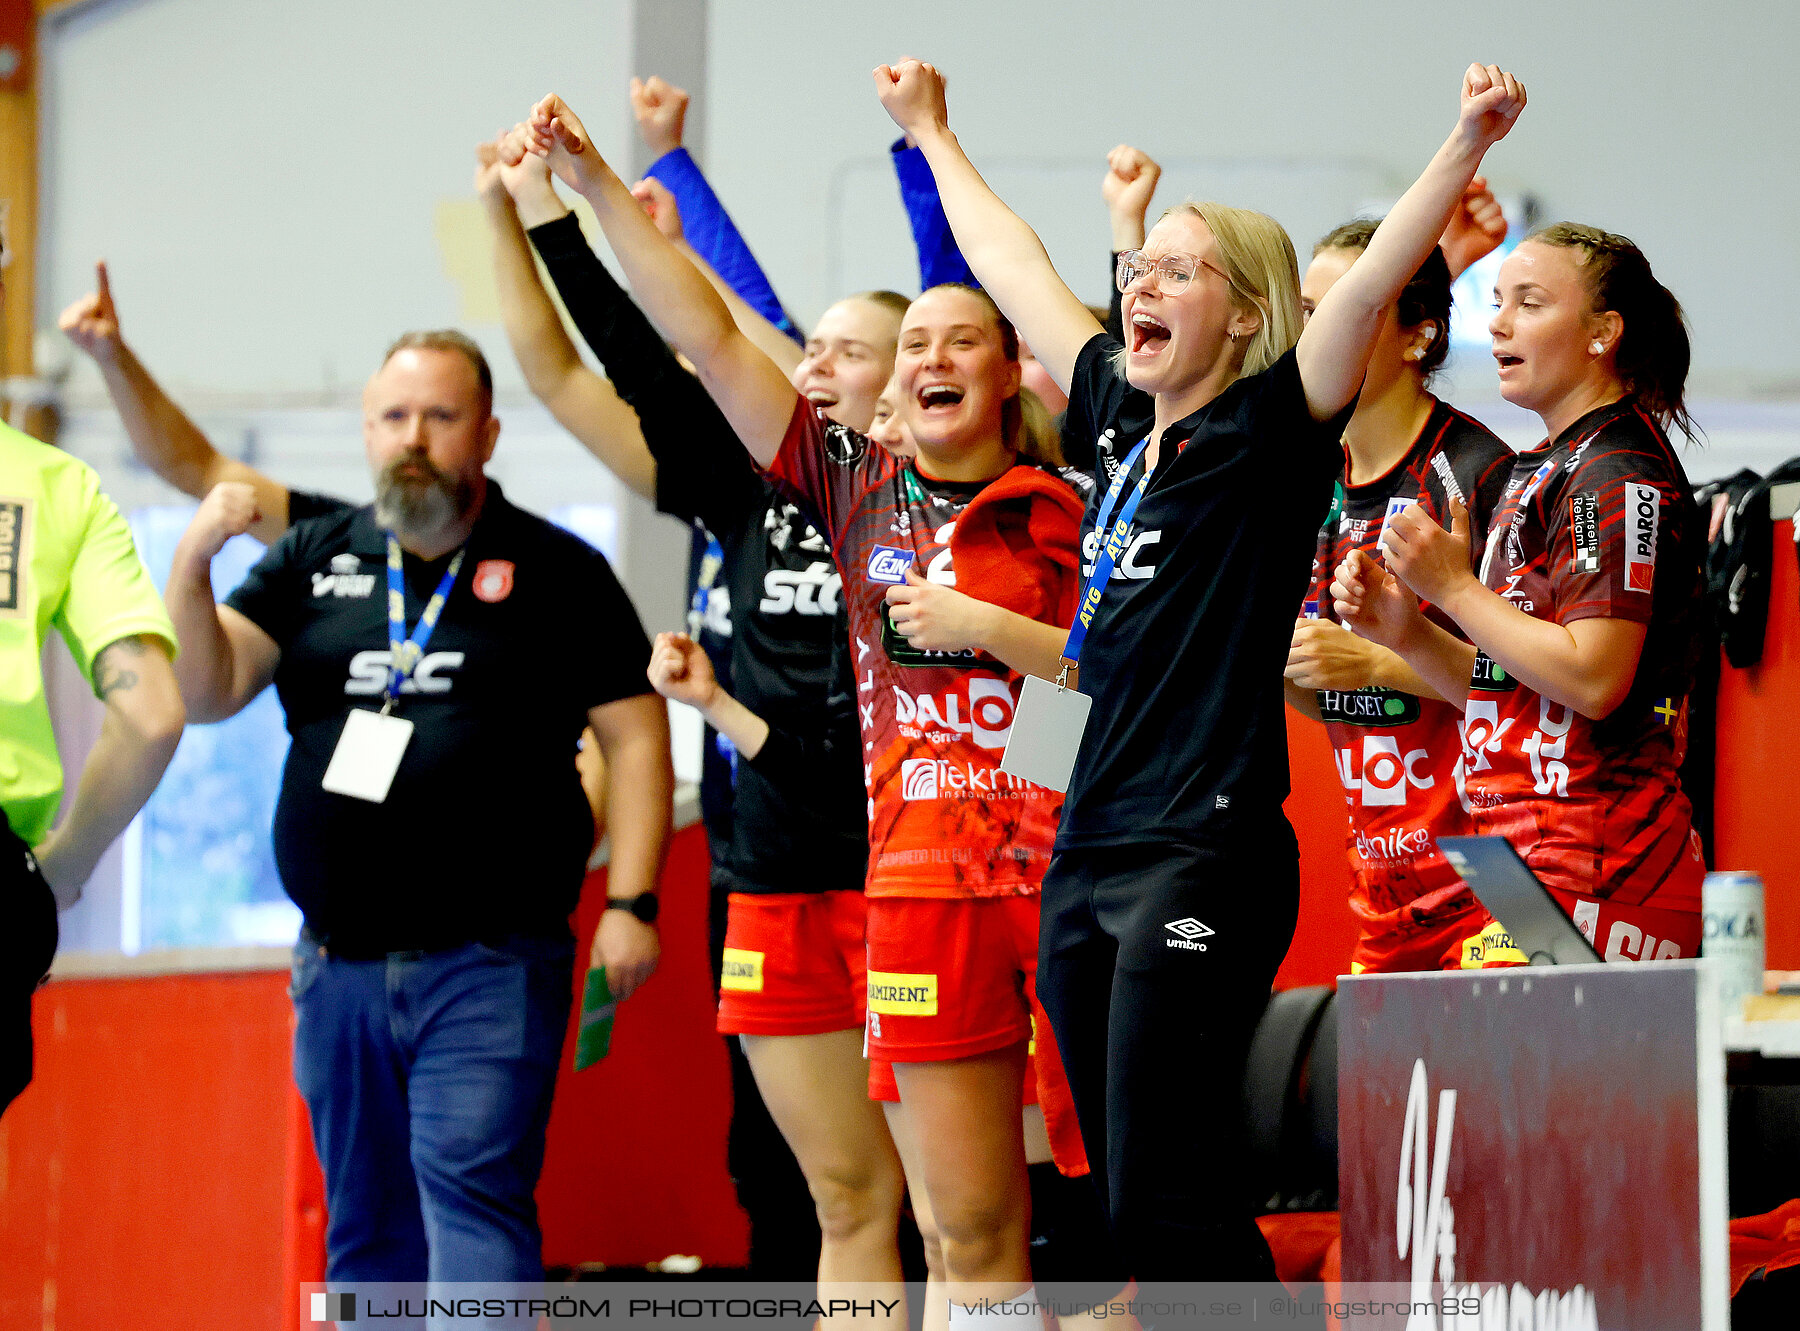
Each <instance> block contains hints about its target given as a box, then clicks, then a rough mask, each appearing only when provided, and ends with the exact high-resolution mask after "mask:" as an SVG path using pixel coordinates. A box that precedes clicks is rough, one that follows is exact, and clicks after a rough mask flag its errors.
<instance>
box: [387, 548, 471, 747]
mask: <svg viewBox="0 0 1800 1331" xmlns="http://www.w3.org/2000/svg"><path fill="white" fill-rule="evenodd" d="M387 555H388V558H387V583H388V660H389V665H388V681H387V701H386V702H384V703H383V704H382V705H381V712H382V715H383V716H385V715H387V714H388V713H389V712H391V711H393V710H394V704H395V703H396V702H398V701H399V700H400V690H401V688H402V687H404V685H405V684H406V681H407V680H409V679H411V678H412V672H413V671H415V670H417V669H418V668H419V662H420V661H421V660H423V659H424V656H425V644H426V643H428V642H430V641H431V631H432V630H433V629H435V628H436V627H437V622H438V616H439V615H441V614H443V613H444V602H445V601H447V600H449V599H450V589H451V588H452V587H454V586H455V585H456V575H457V574H458V573H460V572H462V562H463V551H462V550H458V551H457V552H456V558H454V559H452V560H451V561H450V567H449V568H447V569H445V570H444V576H443V577H442V578H440V579H439V580H438V585H437V590H436V591H435V592H433V593H432V594H431V599H430V600H429V601H427V602H426V603H425V611H424V613H423V614H421V615H420V616H419V622H418V625H417V626H416V627H415V628H414V629H413V631H412V634H411V635H410V636H408V634H407V632H406V570H405V565H404V564H402V563H401V556H400V541H399V539H398V538H397V537H395V535H394V533H393V532H388V533H387Z"/></svg>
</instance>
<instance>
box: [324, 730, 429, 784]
mask: <svg viewBox="0 0 1800 1331" xmlns="http://www.w3.org/2000/svg"><path fill="white" fill-rule="evenodd" d="M412 733H413V723H412V722H411V721H407V720H404V719H403V718H401V717H398V716H383V715H382V714H381V713H380V712H366V711H363V710H362V709H361V708H358V709H356V710H354V711H352V712H351V713H350V715H349V716H347V717H345V718H344V733H343V734H342V735H340V736H339V737H338V742H337V748H335V749H333V750H332V753H331V762H330V763H329V764H328V765H327V766H326V768H325V780H324V782H323V785H324V787H325V789H327V790H329V791H330V792H331V793H332V794H334V795H349V796H351V797H352V798H353V799H359V800H368V801H369V803H371V804H381V803H383V802H384V801H385V800H386V799H387V797H388V790H389V788H390V787H392V786H393V784H394V773H396V772H398V771H399V770H400V759H401V757H402V756H404V755H405V753H406V746H407V744H408V743H409V742H410V741H411V739H412Z"/></svg>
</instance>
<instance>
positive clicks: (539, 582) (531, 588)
mask: <svg viewBox="0 0 1800 1331" xmlns="http://www.w3.org/2000/svg"><path fill="white" fill-rule="evenodd" d="M492 401H493V393H492V380H491V377H490V376H489V374H488V370H487V364H486V362H485V360H483V359H482V356H481V353H480V351H479V349H478V348H477V347H476V346H475V344H474V343H473V342H471V341H469V340H468V339H467V338H466V337H463V336H462V335H460V334H455V333H429V334H411V335H408V336H407V337H404V338H402V339H401V340H400V341H399V342H398V343H396V344H395V346H394V347H393V349H392V350H390V352H389V354H388V356H387V358H386V359H385V360H384V361H383V363H382V366H381V368H380V369H379V370H378V371H377V372H376V374H375V376H374V377H373V378H372V379H371V380H370V381H369V386H368V389H367V390H366V392H365V394H364V402H363V405H364V424H363V432H364V441H365V444H366V447H367V450H368V455H369V463H370V469H371V471H372V472H373V473H374V476H375V482H376V495H377V500H376V503H375V504H374V505H373V506H372V507H369V508H362V509H346V510H342V511H337V512H328V513H326V514H324V515H322V516H319V517H314V518H310V519H308V520H306V521H302V522H298V523H296V524H295V525H293V526H292V527H290V528H288V530H287V531H286V533H285V534H284V535H283V536H282V537H281V539H280V540H278V541H277V542H276V543H275V544H274V545H273V546H272V547H270V549H269V552H268V554H267V555H265V556H264V558H263V559H262V560H261V562H259V563H258V564H257V565H256V567H255V568H254V569H252V570H251V572H250V574H249V575H248V576H247V577H246V578H245V580H244V582H243V584H242V585H240V586H239V587H238V588H237V590H236V591H234V592H233V593H232V594H231V596H230V597H229V598H228V599H227V602H226V604H224V605H215V604H214V601H213V594H212V585H211V580H210V572H209V569H210V563H211V560H212V556H213V555H214V554H216V553H217V552H218V550H219V548H220V547H221V546H222V545H223V544H224V543H225V541H226V540H228V539H230V537H231V536H233V535H236V534H238V533H240V532H243V531H246V530H248V529H250V528H251V526H252V525H253V524H254V523H256V522H257V521H258V518H259V514H258V494H257V491H256V490H255V489H254V488H253V487H252V486H251V485H249V484H246V483H243V482H238V481H231V482H226V483H223V484H220V485H218V486H216V487H215V488H214V489H213V490H212V491H211V493H209V494H208V496H207V498H206V500H205V501H204V502H203V503H202V504H201V507H200V511H199V513H198V514H196V516H195V518H194V521H193V524H192V525H191V526H190V527H189V529H188V531H187V533H186V535H184V536H183V538H182V541H181V544H180V546H179V547H178V548H177V551H176V555H175V561H174V568H173V571H172V572H171V575H170V579H169V592H168V599H169V602H170V610H171V614H172V616H173V618H174V620H175V624H176V629H177V632H178V634H179V636H180V640H181V647H182V654H181V659H180V663H179V665H178V667H177V674H178V678H179V679H180V682H181V686H182V693H183V695H184V697H185V698H186V699H187V700H188V703H189V707H190V710H191V714H192V716H193V718H194V719H195V720H197V721H202V722H204V721H216V720H221V719H223V718H225V717H227V716H230V715H233V714H234V713H235V712H237V711H238V710H239V709H241V708H242V707H243V706H244V705H245V704H246V703H248V702H249V701H250V700H251V699H252V698H254V697H255V696H256V695H257V694H258V693H259V692H261V691H262V689H263V688H264V687H265V686H266V685H268V684H270V683H273V684H274V685H275V687H276V691H277V693H278V695H279V696H280V699H281V703H282V707H283V710H284V711H285V713H286V716H287V725H288V731H289V733H290V734H291V735H292V737H293V743H292V746H291V748H290V750H289V753H288V758H287V762H286V765H285V767H284V770H283V775H282V788H281V796H280V800H279V802H278V803H277V805H276V811H275V827H274V837H275V857H276V863H277V866H278V867H279V869H280V871H281V876H282V883H283V886H284V887H285V888H286V890H287V892H288V894H289V895H290V896H291V897H293V899H294V901H295V903H296V904H297V905H298V906H299V907H300V909H301V911H302V913H303V914H304V916H305V919H306V927H305V930H304V931H303V933H302V935H301V939H300V943H299V945H298V946H297V948H296V950H295V960H294V975H293V985H292V991H291V992H292V994H293V998H294V1006H295V1012H296V1017H297V1023H296V1030H295V1041H294V1073H295V1080H296V1082H297V1083H298V1085H299V1088H300V1091H301V1094H302V1096H303V1097H304V1098H305V1099H306V1102H307V1107H308V1109H309V1110H310V1112H311V1116H312V1124H313V1136H314V1140H315V1142H316V1144H317V1146H318V1151H319V1158H320V1161H321V1163H322V1164H323V1165H324V1170H325V1180H326V1191H327V1202H328V1208H329V1215H330V1222H329V1228H328V1230H327V1234H326V1248H327V1271H326V1274H327V1277H328V1279H330V1280H332V1281H334V1282H344V1281H361V1280H383V1281H418V1280H426V1279H430V1280H432V1281H441V1280H487V1281H537V1280H539V1279H541V1278H542V1266H541V1251H540V1250H541V1235H540V1233H539V1230H538V1224H537V1212H536V1207H535V1204H534V1202H533V1192H534V1190H535V1188H536V1185H537V1180H538V1174H539V1172H540V1170H541V1169H542V1165H543V1154H544V1130H545V1125H546V1123H547V1121H548V1118H549V1109H550V1097H551V1091H552V1088H553V1086H554V1084H555V1079H556V1071H557V1066H558V1063H559V1061H560V1054H561V1048H562V1039H563V1033H564V1030H565V1028H566V1026H567V1024H568V1018H569V1008H570V1000H571V979H572V975H571V971H572V964H573V953H574V941H573V939H572V938H571V936H570V932H569V925H568V917H569V914H570V912H571V911H572V910H573V909H574V906H575V902H576V898H577V896H578V894H579V892H580V887H581V881H582V876H583V872H584V869H585V866H586V860H587V855H588V850H589V848H590V846H591V844H592V837H593V831H594V828H593V820H592V814H591V812H590V810H589V807H588V804H587V800H586V798H585V797H584V795H583V794H582V790H581V785H580V782H579V779H578V777H577V775H576V771H575V765H574V761H573V758H574V752H575V745H576V742H577V739H578V738H579V736H580V735H581V732H582V729H583V727H584V726H591V727H592V729H593V731H594V733H595V734H596V735H597V736H598V738H599V742H600V748H601V750H602V752H603V754H604V755H605V758H606V760H607V763H608V766H609V767H610V769H611V770H612V772H613V774H614V778H615V779H614V780H613V781H612V782H611V784H610V787H609V792H610V794H609V810H608V812H609V815H610V816H609V825H610V830H611V835H612V861H611V891H610V896H611V898H612V900H613V901H615V902H619V903H621V904H623V905H626V906H628V907H631V908H630V909H626V910H620V911H611V910H609V911H607V912H606V914H605V917H604V920H603V922H602V924H601V927H600V929H599V931H598V932H597V933H596V935H595V939H594V946H593V951H592V959H593V961H594V963H595V964H605V965H606V966H607V970H608V979H609V981H610V982H611V985H612V988H613V991H614V993H615V995H616V996H618V997H621V998H623V997H625V996H626V995H627V994H629V993H630V992H631V990H632V989H634V988H635V987H636V986H637V985H638V984H640V983H641V982H642V981H643V980H644V979H645V978H647V976H648V975H649V973H650V970H651V969H652V968H653V967H654V965H655V962H656V954H657V943H656V933H655V929H654V927H653V926H652V924H651V923H650V920H652V919H654V911H653V910H652V909H649V908H648V907H650V906H652V905H653V903H654V900H655V897H654V889H655V887H656V882H657V877H658V875H659V873H660V871H661V867H662V860H663V854H664V850H665V848H666V844H667V839H668V830H669V810H670V797H671V790H672V785H673V778H672V776H671V772H670V766H669V742H668V723H667V718H666V713H665V712H664V709H663V704H662V702H661V700H660V699H659V698H658V697H657V696H656V695H655V694H654V693H652V692H650V691H649V688H648V685H647V683H646V680H645V674H644V671H645V666H646V664H647V662H648V659H649V644H648V642H647V640H646V639H645V637H644V633H643V630H642V628H641V627H640V626H639V624H638V620H637V616H636V614H635V613H634V611H633V610H632V607H631V603H630V602H629V601H628V600H627V599H626V597H625V594H624V592H623V590H622V589H621V588H620V587H619V584H618V582H617V580H616V579H615V578H614V577H613V575H612V571H611V569H610V568H609V567H608V566H607V563H606V560H605V558H604V557H603V556H602V555H600V554H599V553H598V552H596V551H595V550H593V549H592V548H591V547H589V546H587V545H586V544H585V543H583V542H582V541H580V540H579V539H577V538H576V537H574V536H572V535H569V534H568V533H566V532H563V531H561V530H559V529H558V528H556V527H553V526H552V525H551V524H549V523H548V522H545V521H544V520H543V519H541V518H537V517H534V516H532V515H530V514H527V513H524V512H522V511H521V510H519V509H517V508H515V507H513V505H512V504H510V503H509V502H508V501H507V500H506V498H505V496H504V495H502V494H501V493H500V488H499V486H498V485H496V484H494V483H493V482H492V481H491V480H489V479H488V477H487V476H486V474H485V472H484V470H483V468H484V466H485V464H486V462H487V461H488V459H489V457H490V456H491V455H492V453H493V448H494V444H495V442H496V440H497V438H498V435H499V429H500V426H499V422H498V421H497V420H495V419H494V417H493V414H492Z"/></svg>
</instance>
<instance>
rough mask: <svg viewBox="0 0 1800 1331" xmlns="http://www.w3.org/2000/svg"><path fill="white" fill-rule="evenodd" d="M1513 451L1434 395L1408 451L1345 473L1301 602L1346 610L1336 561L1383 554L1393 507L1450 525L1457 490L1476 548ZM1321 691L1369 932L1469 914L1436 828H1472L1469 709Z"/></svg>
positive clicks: (1332, 613)
mask: <svg viewBox="0 0 1800 1331" xmlns="http://www.w3.org/2000/svg"><path fill="white" fill-rule="evenodd" d="M1512 457H1513V453H1512V450H1511V449H1510V448H1508V447H1507V446H1506V445H1505V444H1503V443H1502V442H1501V441H1500V440H1499V439H1498V438H1496V437H1495V436H1494V434H1493V433H1492V432H1491V431H1489V430H1488V429H1487V427H1485V426H1484V425H1482V424H1481V423H1480V422H1478V421H1476V420H1473V419H1472V418H1470V417H1468V416H1465V415H1464V414H1463V413H1462V412H1460V411H1457V410H1456V409H1455V408H1453V407H1450V406H1448V405H1446V404H1445V403H1443V402H1438V401H1435V399H1434V405H1433V407H1432V409H1431V415H1430V416H1429V417H1427V418H1426V421H1425V425H1424V428H1423V429H1422V430H1421V431H1420V432H1419V437H1418V439H1417V440H1416V441H1414V443H1413V446H1412V448H1411V450H1410V451H1408V452H1407V454H1406V456H1405V457H1403V458H1402V459H1401V460H1400V461H1399V462H1397V463H1396V464H1395V465H1394V466H1393V467H1392V468H1391V469H1390V470H1389V471H1388V472H1387V473H1386V474H1385V475H1383V476H1380V477H1378V478H1376V479H1375V480H1372V481H1370V482H1368V483H1367V484H1366V485H1349V484H1347V483H1346V484H1344V486H1343V503H1342V507H1341V508H1336V506H1334V509H1335V512H1334V516H1333V517H1332V518H1330V519H1328V520H1327V521H1326V523H1325V525H1324V526H1323V527H1321V528H1320V530H1319V545H1318V552H1317V554H1316V556H1315V557H1314V559H1313V568H1312V586H1311V589H1310V590H1309V591H1308V592H1307V601H1306V605H1305V608H1304V610H1303V613H1304V614H1306V615H1308V616H1314V615H1316V616H1317V617H1319V618H1322V619H1327V620H1331V621H1332V622H1334V623H1335V622H1338V620H1337V612H1336V610H1335V609H1334V608H1333V605H1332V599H1331V581H1332V577H1333V575H1334V573H1335V571H1336V569H1337V566H1338V565H1339V564H1340V563H1342V562H1343V561H1344V559H1346V558H1347V557H1348V556H1349V554H1350V551H1351V550H1362V551H1363V552H1364V553H1365V554H1367V555H1369V556H1370V557H1371V558H1374V559H1379V558H1380V549H1379V544H1380V540H1381V535H1382V532H1383V530H1384V529H1385V527H1386V525H1387V522H1388V520H1389V518H1390V517H1391V516H1392V515H1393V514H1394V513H1396V512H1398V511H1399V510H1401V509H1402V508H1404V507H1406V506H1408V505H1411V504H1418V505H1419V506H1420V507H1422V508H1423V509H1424V511H1425V512H1426V514H1428V515H1429V516H1430V518H1431V519H1432V521H1434V522H1436V523H1438V524H1439V525H1440V526H1444V527H1448V526H1449V525H1450V501H1451V500H1452V499H1453V498H1454V499H1460V500H1462V501H1463V503H1464V504H1465V505H1466V506H1467V508H1468V510H1469V518H1470V522H1471V524H1473V525H1474V526H1475V532H1474V541H1475V544H1476V548H1477V549H1479V548H1480V543H1481V540H1482V536H1483V533H1484V530H1485V529H1484V527H1483V526H1482V523H1483V519H1484V518H1485V517H1486V516H1487V515H1488V514H1491V513H1492V512H1493V511H1494V508H1495V507H1496V505H1497V504H1498V503H1499V501H1500V496H1501V493H1502V491H1503V490H1504V488H1505V486H1506V481H1507V477H1508V476H1509V475H1510V474H1511V470H1512ZM1346 474H1347V472H1346ZM1433 618H1434V619H1437V621H1438V622H1439V623H1441V624H1445V625H1446V626H1447V627H1451V628H1452V631H1454V626H1451V625H1448V623H1447V621H1445V620H1444V619H1443V617H1441V616H1437V615H1434V616H1433ZM1318 698H1319V712H1320V714H1321V716H1322V717H1323V718H1324V721H1325V731H1326V734H1327V735H1328V736H1329V738H1330V740H1331V749H1332V756H1333V757H1334V758H1335V759H1336V761H1337V769H1338V777H1339V779H1340V780H1342V782H1343V783H1344V792H1345V796H1346V798H1347V800H1348V804H1349V832H1348V842H1349V858H1350V875H1351V890H1350V910H1351V913H1352V914H1354V915H1355V916H1356V918H1357V922H1358V924H1359V925H1360V926H1361V928H1362V931H1363V934H1364V935H1365V937H1372V938H1380V937H1387V936H1395V935H1409V934H1412V933H1415V932H1419V931H1424V930H1429V929H1431V928H1432V927H1433V926H1434V925H1436V924H1438V923H1440V922H1449V921H1453V920H1454V921H1463V920H1466V917H1467V916H1468V915H1469V914H1470V913H1471V912H1472V911H1475V910H1478V909H1479V904H1478V903H1477V902H1476V901H1475V898H1474V895H1473V894H1472V893H1471V892H1470V891H1469V889H1468V887H1467V886H1466V885H1465V884H1464V883H1463V881H1462V879H1461V878H1460V877H1458V876H1457V873H1456V871H1455V870H1454V869H1452V868H1451V867H1450V866H1449V865H1448V864H1447V863H1445V862H1444V857H1443V856H1442V855H1440V854H1439V853H1438V848H1437V838H1438V837H1439V836H1457V835H1465V834H1467V833H1469V832H1470V831H1472V830H1473V827H1472V825H1471V823H1470V820H1469V816H1468V814H1467V813H1466V812H1465V811H1464V810H1463V807H1462V801H1461V799H1460V797H1459V793H1458V791H1457V779H1456V767H1457V762H1458V759H1459V758H1460V757H1461V754H1462V713H1461V711H1460V709H1458V708H1457V707H1455V706H1453V705H1452V704H1450V703H1447V702H1443V701H1440V700H1439V699H1436V698H1419V697H1415V696H1414V695H1412V694H1410V693H1402V692H1400V691H1399V690H1397V689H1384V688H1377V687H1373V686H1371V687H1369V688H1363V689H1357V690H1355V691H1354V692H1339V691H1336V690H1330V689H1321V690H1320V691H1319V694H1318Z"/></svg>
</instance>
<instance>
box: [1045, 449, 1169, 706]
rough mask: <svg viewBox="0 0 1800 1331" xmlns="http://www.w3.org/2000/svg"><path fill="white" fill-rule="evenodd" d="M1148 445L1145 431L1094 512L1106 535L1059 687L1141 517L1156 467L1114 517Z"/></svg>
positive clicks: (1078, 611)
mask: <svg viewBox="0 0 1800 1331" xmlns="http://www.w3.org/2000/svg"><path fill="white" fill-rule="evenodd" d="M1148 447H1150V436H1149V435H1145V436H1144V439H1143V442H1142V443H1140V444H1139V445H1138V446H1137V447H1136V448H1134V449H1132V450H1131V452H1130V453H1128V454H1127V455H1126V457H1125V464H1124V465H1123V466H1122V467H1120V468H1119V470H1118V471H1117V473H1115V474H1114V476H1113V482H1112V484H1111V485H1110V486H1109V487H1107V491H1106V498H1104V499H1103V500H1101V501H1100V511H1099V512H1098V513H1097V514H1095V515H1094V530H1095V532H1097V533H1104V537H1103V539H1102V540H1101V542H1100V548H1099V549H1098V550H1097V551H1096V552H1095V554H1094V568H1093V571H1092V572H1091V573H1089V574H1088V579H1087V584H1086V585H1085V586H1084V587H1083V588H1082V589H1081V601H1080V603H1079V605H1078V607H1077V609H1076V611H1075V622H1074V623H1073V624H1071V625H1069V640H1068V642H1066V643H1064V644H1063V652H1062V673H1061V674H1060V675H1058V676H1057V679H1056V684H1057V687H1058V688H1066V687H1067V685H1068V679H1069V671H1070V670H1072V669H1074V667H1075V666H1077V665H1079V664H1080V662H1081V645H1082V643H1084V642H1086V641H1087V632H1088V626H1089V625H1090V624H1092V623H1093V622H1094V611H1096V610H1098V609H1099V608H1100V598H1101V597H1102V596H1104V595H1106V584H1107V583H1108V582H1110V581H1112V572H1113V566H1114V565H1116V564H1117V563H1118V562H1119V556H1120V555H1122V554H1124V553H1125V542H1126V540H1127V539H1128V538H1129V537H1130V535H1131V521H1132V519H1133V518H1135V517H1137V511H1138V502H1139V501H1140V500H1141V499H1143V497H1144V491H1145V490H1146V489H1148V488H1149V485H1150V474H1151V471H1152V470H1153V469H1152V468H1150V467H1145V468H1144V475H1143V479H1142V480H1140V481H1139V482H1138V483H1137V487H1136V488H1135V489H1134V490H1132V492H1131V497H1130V498H1129V499H1127V500H1126V501H1125V505H1124V507H1123V508H1119V516H1118V517H1117V518H1114V517H1113V509H1114V508H1118V506H1119V496H1120V495H1121V494H1123V493H1124V491H1125V482H1126V479H1127V478H1128V477H1130V475H1131V469H1132V468H1133V467H1135V466H1136V465H1137V460H1138V459H1139V458H1140V457H1142V456H1143V454H1144V450H1145V449H1146V448H1148ZM1109 524H1110V525H1109Z"/></svg>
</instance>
